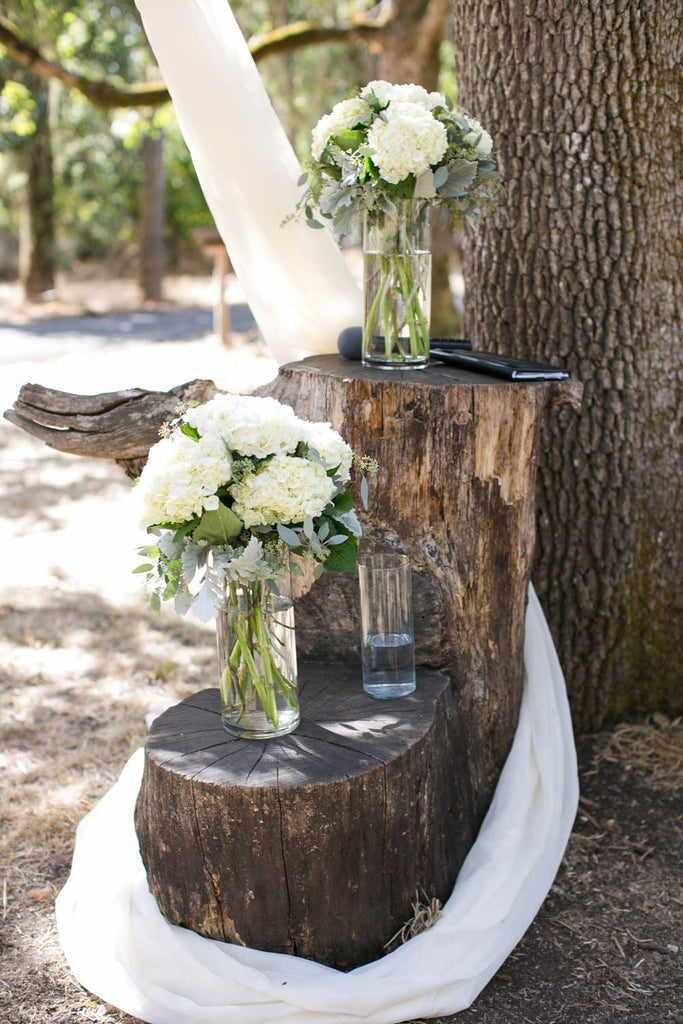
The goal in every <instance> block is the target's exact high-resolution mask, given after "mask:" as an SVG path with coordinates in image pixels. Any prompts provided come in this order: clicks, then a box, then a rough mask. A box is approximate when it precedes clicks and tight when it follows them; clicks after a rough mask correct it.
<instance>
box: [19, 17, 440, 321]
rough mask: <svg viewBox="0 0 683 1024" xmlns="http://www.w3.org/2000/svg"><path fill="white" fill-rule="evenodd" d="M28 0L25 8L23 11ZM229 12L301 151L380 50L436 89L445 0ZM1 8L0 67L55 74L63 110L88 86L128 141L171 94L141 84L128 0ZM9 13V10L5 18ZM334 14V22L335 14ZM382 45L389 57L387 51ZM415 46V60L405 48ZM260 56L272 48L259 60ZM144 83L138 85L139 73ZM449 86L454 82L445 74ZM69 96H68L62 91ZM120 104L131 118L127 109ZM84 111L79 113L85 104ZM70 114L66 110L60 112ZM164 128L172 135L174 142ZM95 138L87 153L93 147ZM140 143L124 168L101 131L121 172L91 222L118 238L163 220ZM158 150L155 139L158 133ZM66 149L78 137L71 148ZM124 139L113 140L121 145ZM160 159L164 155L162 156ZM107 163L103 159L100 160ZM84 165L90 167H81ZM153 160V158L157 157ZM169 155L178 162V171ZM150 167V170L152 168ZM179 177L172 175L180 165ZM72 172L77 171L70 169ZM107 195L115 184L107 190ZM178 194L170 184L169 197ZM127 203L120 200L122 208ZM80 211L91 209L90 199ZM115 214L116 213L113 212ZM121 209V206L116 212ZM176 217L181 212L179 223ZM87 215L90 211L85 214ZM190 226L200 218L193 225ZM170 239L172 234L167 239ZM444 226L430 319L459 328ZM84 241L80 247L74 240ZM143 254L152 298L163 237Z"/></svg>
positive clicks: (73, 234)
mask: <svg viewBox="0 0 683 1024" xmlns="http://www.w3.org/2000/svg"><path fill="white" fill-rule="evenodd" d="M29 7H30V9H31V10H30V11H29ZM232 7H233V10H234V12H235V15H236V17H237V19H238V21H239V23H240V26H241V28H242V30H243V31H244V33H245V36H247V38H249V39H251V48H252V52H253V53H254V56H255V58H256V59H257V60H258V61H260V62H261V66H262V69H263V76H264V80H265V84H266V87H267V88H268V90H269V92H270V95H271V98H272V100H273V103H274V106H275V108H276V110H277V112H278V114H279V116H280V118H281V120H282V122H283V124H284V126H285V129H286V130H287V132H288V134H289V136H290V139H291V140H292V142H293V144H294V146H295V148H296V149H297V151H298V153H299V156H300V157H303V156H305V155H306V153H307V152H308V148H309V145H310V129H311V126H312V125H313V124H314V123H315V122H316V121H317V119H318V118H319V117H320V116H321V115H322V114H323V113H325V112H326V111H327V110H328V109H329V108H330V107H331V106H332V104H333V103H335V102H336V101H337V100H339V99H341V98H343V96H344V95H346V94H347V93H349V92H352V91H353V90H355V88H357V86H358V85H359V84H362V83H364V82H366V81H368V80H369V79H371V78H373V77H376V75H377V73H378V60H380V58H381V72H382V73H383V74H386V75H387V76H388V77H390V78H393V79H395V80H405V81H409V80H414V81H419V82H423V83H424V84H426V85H429V86H430V88H436V86H437V80H438V77H439V70H440V56H439V55H440V44H441V42H442V40H443V36H444V30H445V24H446V18H447V14H448V9H447V8H448V0H394V2H393V4H392V5H391V6H390V7H389V8H388V9H387V11H386V12H385V13H383V14H382V15H381V16H379V15H378V14H377V13H376V12H373V13H372V14H367V13H366V5H365V3H364V2H362V0H361V2H356V3H354V2H351V3H349V4H347V5H345V6H344V8H343V9H342V11H341V14H340V5H339V4H338V3H337V2H335V0H256V2H253V3H251V2H246V0H236V2H234V3H233V4H232ZM5 8H6V12H7V13H3V14H1V15H0V44H4V45H5V47H6V49H7V54H8V57H7V59H6V60H5V62H4V64H3V65H0V72H1V71H2V68H3V67H5V68H7V67H9V72H10V74H12V73H15V74H16V72H17V71H18V70H19V71H20V70H21V69H22V68H24V69H29V70H30V71H31V72H33V73H35V74H39V75H41V76H43V77H45V78H46V79H53V80H56V81H58V82H61V83H62V84H63V85H64V86H67V89H60V90H59V96H60V100H59V103H60V112H61V113H62V114H63V113H64V112H65V109H64V108H69V107H70V106H72V105H74V106H75V107H76V108H79V107H80V109H81V114H82V106H83V103H82V100H80V101H79V99H78V96H79V94H80V96H85V97H86V98H87V99H88V100H89V101H90V103H91V104H92V105H93V106H94V107H95V108H96V109H95V111H94V114H93V115H91V116H90V117H89V118H88V119H89V120H90V121H94V120H97V119H98V118H99V121H100V130H101V132H102V135H104V134H105V133H107V132H108V131H109V130H111V132H112V133H113V134H114V135H115V136H119V135H122V138H123V144H124V145H128V146H130V145H131V139H133V138H135V137H137V136H139V135H140V126H139V121H138V116H139V115H136V113H135V112H134V110H135V109H136V108H139V110H140V111H141V115H142V121H143V123H147V122H148V119H147V118H146V117H145V115H144V110H145V109H149V108H152V107H155V108H157V107H159V106H161V105H164V104H166V103H167V101H168V94H167V92H166V90H165V88H164V86H163V83H160V82H151V83H146V82H144V81H143V82H141V81H140V80H141V79H144V78H145V77H146V76H148V75H149V71H150V66H151V65H150V61H151V57H150V53H149V51H148V49H147V48H146V43H145V40H144V35H143V34H142V31H141V26H140V22H139V18H138V15H137V11H136V9H135V6H134V4H133V2H132V0H121V2H120V3H117V4H116V5H104V6H103V5H101V4H98V3H96V2H95V0H78V2H77V3H67V2H66V0H60V2H57V3H55V2H52V0H35V2H34V0H31V3H30V4H29V3H28V0H9V2H8V3H7V4H6V5H5ZM34 9H35V11H36V12H38V13H39V14H41V25H40V31H39V32H38V31H37V25H38V23H37V22H36V18H35V17H33V14H32V13H31V12H32V11H33V10H34ZM10 17H11V19H12V20H10ZM340 17H341V19H342V20H341V21H340V20H339V19H340ZM365 42H367V43H369V46H354V45H350V44H354V43H365ZM383 54H384V56H382V55H383ZM409 55H410V59H408V56H409ZM265 58H268V60H267V62H265ZM136 82H137V83H140V84H135V83H136ZM449 83H450V85H453V84H454V81H453V78H452V76H450V77H449ZM64 94H66V95H67V96H68V99H63V98H61V97H63V96H64ZM126 108H128V112H129V114H130V115H131V116H132V120H131V119H130V118H126V113H125V112H126ZM82 116H84V117H85V116H86V115H84V114H82ZM56 120H57V124H58V125H61V124H64V120H63V118H62V117H57V119H56ZM67 124H71V119H69V121H68V122H67ZM124 124H127V125H128V135H127V136H126V134H125V133H121V131H120V129H121V127H122V125H124ZM169 128H170V130H171V132H172V134H173V135H174V136H175V138H174V140H169ZM151 134H152V135H153V137H154V138H155V139H157V140H158V121H157V118H156V117H155V118H154V121H153V123H152V127H151ZM179 138H180V137H179V134H178V132H177V125H176V124H175V119H174V118H173V115H172V113H171V114H170V115H168V117H167V122H166V125H165V131H164V143H165V148H166V149H167V148H168V145H169V141H171V143H172V144H173V146H174V151H175V154H176V156H177V154H178V152H179V149H180V148H182V144H180V146H179ZM92 142H93V139H92V137H91V138H90V143H91V145H90V151H91V152H96V147H93V145H92ZM139 144H140V146H141V152H142V154H143V155H145V154H146V163H144V162H141V163H140V164H139V165H138V166H137V168H136V171H135V173H134V174H131V172H130V170H129V171H127V172H126V171H125V170H124V168H123V167H122V161H121V159H120V156H121V154H120V153H112V151H113V150H116V145H115V144H112V140H111V139H106V140H105V139H102V141H101V143H100V147H99V148H104V149H105V150H107V152H108V153H109V154H110V157H111V156H112V155H113V156H114V157H115V160H114V165H112V164H111V162H110V161H108V162H107V163H108V166H109V167H111V166H116V168H117V170H118V173H119V174H120V176H121V186H122V187H120V188H118V189H116V190H114V191H115V192H116V194H117V202H116V206H117V209H116V216H115V217H112V218H110V217H109V216H108V214H107V210H106V207H107V204H108V201H107V199H106V198H105V195H106V193H107V190H106V189H105V190H103V192H102V195H103V207H104V209H103V210H101V211H100V212H99V213H98V217H97V223H96V224H95V223H93V224H92V229H93V230H94V231H95V232H97V233H98V234H99V235H100V236H101V235H102V234H103V228H102V225H104V224H107V223H108V222H110V221H111V220H113V221H114V222H115V223H116V224H117V225H118V229H117V231H116V236H117V237H116V239H115V240H112V241H116V242H117V243H122V244H123V243H124V242H125V241H126V240H127V236H128V235H129V234H130V225H131V218H134V219H135V220H136V221H138V222H140V223H141V224H142V227H143V230H144V229H146V228H149V227H150V226H151V225H153V224H155V223H157V224H158V222H159V218H158V210H159V204H158V203H157V217H156V218H154V217H151V218H150V217H148V216H147V215H146V206H145V205H144V201H145V198H147V199H149V198H150V196H151V195H152V194H154V190H150V187H149V184H150V183H149V180H148V185H147V187H145V188H142V189H141V186H140V179H141V177H144V176H145V175H144V171H143V163H144V166H146V167H147V169H148V171H149V169H150V168H151V167H152V166H153V165H152V164H151V163H150V160H151V156H150V154H151V151H152V148H153V146H152V145H151V144H147V145H146V146H145V144H144V143H143V142H142V141H141V140H140V143H139ZM156 145H157V148H158V146H159V145H160V143H159V142H158V141H157V143H156ZM68 148H72V149H73V139H71V140H70V143H69V147H68ZM121 148H122V146H121V139H119V149H121ZM164 162H165V163H166V162H167V161H166V158H165V161H164ZM92 164H93V160H92V159H91V158H90V157H89V156H88V154H87V153H86V152H85V151H82V153H81V159H80V160H79V161H77V167H76V177H80V178H81V180H82V182H83V185H84V187H85V189H86V191H87V192H89V193H93V192H94V191H95V190H96V189H99V188H100V186H101V185H103V184H104V182H103V180H102V177H103V175H101V174H100V171H103V172H104V175H106V174H107V171H106V170H105V168H104V166H102V167H93V166H92ZM103 164H104V162H103ZM181 164H184V165H185V170H186V171H187V176H186V175H183V177H185V178H186V180H185V181H184V190H183V191H184V194H185V195H186V196H187V205H189V206H191V207H192V208H193V209H194V211H195V213H196V214H197V217H196V222H197V223H206V222H207V221H210V217H209V214H208V211H207V209H206V206H205V204H204V203H203V199H202V198H201V193H200V192H199V189H198V185H197V183H196V178H195V177H194V172H193V170H192V168H191V163H190V162H189V159H188V160H187V161H184V160H182V161H181ZM84 165H87V172H85V173H82V168H83V166H84ZM154 166H156V167H157V168H158V161H157V162H156V164H154ZM179 169H180V168H179V165H178V161H177V160H176V170H179ZM147 177H148V175H147ZM166 178H167V181H168V183H169V187H171V188H173V187H174V186H173V185H172V181H173V180H174V176H172V175H170V174H169V173H168V168H167V169H166ZM175 179H177V175H175ZM72 180H74V179H72ZM155 185H156V194H157V196H158V194H159V192H160V178H159V176H158V173H157V179H156V182H155ZM56 190H57V193H58V207H59V211H60V212H61V211H63V210H64V208H65V207H71V209H73V208H74V207H75V206H77V207H78V209H80V208H81V206H80V196H79V201H78V202H75V201H74V200H75V196H76V194H77V190H72V193H71V196H65V197H64V201H63V202H61V201H60V194H61V193H62V192H63V189H62V183H61V179H60V177H59V174H58V178H57V183H56ZM108 194H109V195H111V194H112V190H111V189H109V190H108ZM179 194H180V192H179V191H178V190H177V188H176V195H179ZM138 196H139V197H141V198H142V200H143V205H142V206H140V205H138V200H137V197H138ZM182 205H183V204H179V203H174V202H173V200H172V198H171V199H170V201H169V202H168V203H167V204H166V208H167V236H170V237H171V238H172V239H177V238H179V237H181V236H183V232H184V233H185V234H184V236H183V237H185V238H188V231H190V230H191V226H190V225H189V224H188V223H187V218H186V217H185V216H184V215H183V214H182V212H181V206H182ZM122 206H126V207H127V211H128V215H127V216H126V215H125V214H124V211H123V210H122ZM85 209H86V210H89V209H90V206H89V204H86V207H85ZM112 213H113V211H112ZM122 214H124V215H123V216H122ZM176 215H179V216H180V220H179V221H176V220H174V218H175V217H176ZM86 216H87V214H86ZM62 225H63V226H64V227H65V228H66V227H67V226H68V228H69V230H68V231H65V235H66V236H67V238H69V239H74V238H78V237H79V236H82V235H83V225H82V224H81V223H80V217H78V218H76V222H74V218H72V219H71V220H70V221H69V223H68V225H67V224H65V223H64V222H63V221H62V220H61V217H60V226H62ZM193 226H196V224H195V225H193ZM167 240H168V239H167ZM450 244H451V236H450V233H449V232H448V230H447V229H446V230H444V229H443V227H442V229H441V230H440V231H437V233H436V247H437V252H438V254H440V255H441V258H439V259H437V260H435V265H436V267H439V268H443V270H442V272H441V273H440V274H439V273H438V272H437V273H436V274H435V275H434V289H433V291H434V302H433V305H434V309H435V313H436V314H437V321H438V322H439V324H440V329H443V331H448V330H451V329H452V328H453V327H454V326H455V321H454V318H453V313H454V311H453V306H452V302H451V298H450V290H449V282H448V250H449V247H450ZM79 248H80V249H81V251H82V250H83V248H84V247H83V245H82V244H79ZM140 251H141V254H143V255H144V254H148V256H149V258H147V259H146V260H144V261H143V266H142V267H141V269H140V280H141V282H142V283H143V291H144V293H145V294H146V295H147V297H150V298H154V297H156V293H157V292H158V288H157V287H156V285H155V284H154V281H155V280H156V279H157V277H158V266H155V260H153V259H151V254H152V253H157V258H156V264H158V253H159V243H158V240H155V239H154V238H152V237H147V236H146V235H145V234H143V237H142V238H141V239H140Z"/></svg>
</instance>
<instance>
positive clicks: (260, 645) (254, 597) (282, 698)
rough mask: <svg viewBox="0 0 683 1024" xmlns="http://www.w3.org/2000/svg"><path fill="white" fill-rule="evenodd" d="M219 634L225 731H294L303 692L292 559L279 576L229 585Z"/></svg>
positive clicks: (268, 734)
mask: <svg viewBox="0 0 683 1024" xmlns="http://www.w3.org/2000/svg"><path fill="white" fill-rule="evenodd" d="M216 639H217V646H218V665H219V671H220V692H221V706H222V718H223V725H224V726H225V728H226V729H227V731H228V732H229V733H230V734H231V735H232V736H236V737H238V738H239V739H254V740H266V739H271V738H272V737H275V736H284V735H285V734H286V733H289V732H293V731H294V730H295V729H296V727H297V725H298V724H299V695H298V690H297V670H296V639H295V632H294V603H293V601H292V588H291V574H290V571H289V566H288V564H287V566H286V567H284V568H283V569H282V571H281V572H280V574H279V575H278V577H277V578H276V579H275V580H270V581H268V582H267V581H265V580H259V581H257V582H255V583H251V584H248V585H238V584H235V583H228V584H227V585H226V590H225V602H224V606H223V608H222V610H221V611H220V612H219V613H218V615H217V617H216Z"/></svg>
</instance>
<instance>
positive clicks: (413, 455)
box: [258, 355, 581, 843]
mask: <svg viewBox="0 0 683 1024" xmlns="http://www.w3.org/2000/svg"><path fill="white" fill-rule="evenodd" d="M258 393H259V394H270V395H273V396H274V397H275V398H278V399H280V400H281V401H284V402H288V403H289V404H291V405H292V406H293V407H294V409H295V411H296V412H297V413H298V414H299V415H301V416H304V417H306V418H308V419H312V420H330V421H331V422H332V423H333V425H334V427H335V428H336V429H337V430H339V431H341V433H342V434H343V435H344V437H345V438H346V439H347V440H348V441H349V443H350V444H351V445H352V446H353V448H354V450H355V451H357V452H362V453H367V454H369V455H372V456H375V457H376V458H377V459H378V460H379V463H380V472H379V475H378V477H377V479H376V480H375V481H374V482H371V487H370V503H371V508H370V513H369V515H367V516H365V517H364V518H365V524H364V526H365V530H366V537H367V540H369V541H370V542H372V541H378V542H381V543H383V544H389V545H391V546H392V547H394V548H396V549H398V550H400V551H403V552H405V554H407V555H408V556H409V557H410V559H411V562H412V564H413V568H414V601H415V611H416V639H417V649H416V653H417V656H418V663H421V664H423V665H429V666H432V667H437V668H439V667H440V668H443V669H444V670H446V671H447V672H448V674H449V675H450V676H451V678H452V681H453V686H454V688H455V691H456V694H457V700H458V729H459V733H460V734H459V738H458V742H457V745H456V750H457V762H456V765H455V777H456V778H457V779H458V794H459V796H458V798H459V800H460V801H461V816H462V820H463V821H464V823H465V829H466V833H467V836H468V840H469V842H470V843H471V842H473V841H474V838H475V836H476V833H477V830H478V828H479V825H480V824H481V821H482V818H483V816H484V813H485V812H486V809H487V807H488V804H489V802H490V799H491V796H492V794H493V789H494V787H495V784H496V781H497V779H498V775H499V773H500V769H501V767H502V765H503V763H504V761H505V758H506V756H507V754H508V751H509V749H510V745H511V743H512V738H513V736H514V732H515V729H516V726H517V717H518V711H519V702H520V699H521V693H522V675H523V651H522V645H523V638H524V615H525V609H526V598H527V589H528V584H529V576H530V572H531V565H532V560H533V554H534V538H535V519H534V485H535V479H536V464H537V456H538V447H539V438H540V428H541V423H542V419H543V413H544V410H545V409H546V407H547V406H548V405H553V404H570V405H577V404H579V402H580V396H581V385H580V384H576V383H573V382H571V381H567V382H564V381H562V382H547V383H546V382H543V383H522V382H519V381H516V382H514V383H508V382H505V381H501V380H497V379H496V378H494V377H486V376H482V375H479V374H474V373H469V372H467V371H460V370H454V369H453V368H451V367H445V366H442V365H440V364H437V365H433V366H430V367H429V368H428V369H426V370H413V371H408V372H396V371H394V372H388V371H386V370H376V369H369V368H365V367H363V366H361V364H360V363H350V362H348V361H346V360H344V359H342V358H341V357H340V356H334V355H327V356H315V357H312V358H310V359H305V360H303V361H302V362H298V363H290V364H289V365H287V366H283V367H281V369H280V373H279V375H278V377H277V379H276V380H275V381H274V382H273V383H272V384H269V385H267V386H266V387H264V388H261V389H260V390H259V392H258ZM367 540H366V542H367ZM331 608H333V609H334V614H333V615H332V614H330V609H331ZM296 615H297V642H298V644H299V647H300V649H301V650H302V651H304V652H307V651H308V652H310V653H315V656H316V657H324V656H329V657H336V658H338V657H344V656H346V657H352V658H356V657H357V656H358V654H357V652H358V636H359V632H360V625H359V600H358V583H357V580H355V579H354V578H353V577H340V576H323V577H322V578H321V579H320V580H319V581H318V582H317V583H316V584H315V586H314V587H313V588H312V589H311V590H310V592H309V593H308V594H307V595H306V596H305V597H303V598H302V599H301V600H300V601H299V603H298V605H297V611H296Z"/></svg>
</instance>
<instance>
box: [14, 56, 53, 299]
mask: <svg viewBox="0 0 683 1024" xmlns="http://www.w3.org/2000/svg"><path fill="white" fill-rule="evenodd" d="M22 81H23V82H24V83H25V85H26V86H27V87H28V88H29V89H30V90H31V96H32V98H33V101H34V102H35V109H34V112H33V117H34V120H35V125H36V130H35V132H34V134H33V135H32V136H31V137H30V139H29V141H28V143H27V145H26V148H25V150H24V153H25V158H26V174H27V181H26V205H25V207H24V211H23V214H22V221H23V223H22V230H21V237H20V252H19V276H20V279H21V283H22V286H23V289H24V295H25V297H26V298H27V299H28V300H29V301H31V302H37V301H40V300H41V299H43V298H44V297H45V293H46V292H51V291H53V290H54V287H55V213H54V173H53V163H52V139H51V134H50V86H49V83H48V82H46V81H45V80H44V79H42V78H39V77H38V76H37V75H31V74H29V73H26V74H24V75H23V76H22Z"/></svg>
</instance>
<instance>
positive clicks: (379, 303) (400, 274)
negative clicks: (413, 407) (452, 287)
mask: <svg viewBox="0 0 683 1024" xmlns="http://www.w3.org/2000/svg"><path fill="white" fill-rule="evenodd" d="M431 278H432V254H431V252H428V251H418V252H413V253H398V252H372V251H366V252H365V254H364V286H365V296H364V300H365V310H366V315H365V326H364V335H363V362H364V363H365V364H366V365H372V366H381V367H383V368H384V369H396V370H406V369H421V368H422V367H424V366H426V365H427V362H428V360H429V316H430V297H431Z"/></svg>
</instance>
